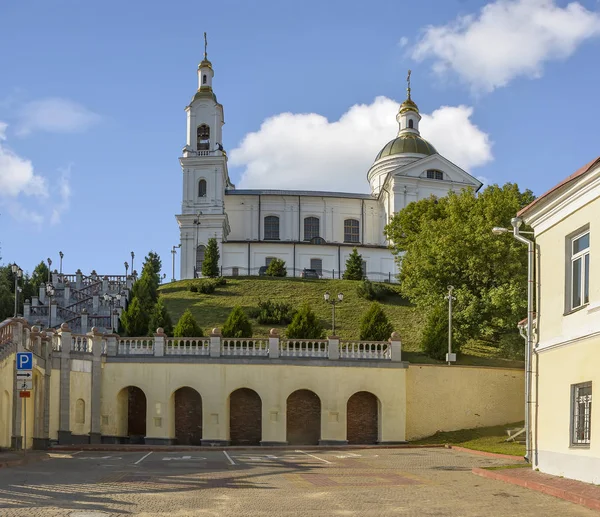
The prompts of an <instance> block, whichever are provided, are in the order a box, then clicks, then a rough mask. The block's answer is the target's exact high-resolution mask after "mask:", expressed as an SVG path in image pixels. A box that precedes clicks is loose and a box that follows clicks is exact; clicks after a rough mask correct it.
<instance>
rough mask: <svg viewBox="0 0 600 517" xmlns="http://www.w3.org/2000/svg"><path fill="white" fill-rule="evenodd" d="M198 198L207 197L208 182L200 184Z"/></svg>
mask: <svg viewBox="0 0 600 517" xmlns="http://www.w3.org/2000/svg"><path fill="white" fill-rule="evenodd" d="M198 197H206V180H200V181H199V182H198Z"/></svg>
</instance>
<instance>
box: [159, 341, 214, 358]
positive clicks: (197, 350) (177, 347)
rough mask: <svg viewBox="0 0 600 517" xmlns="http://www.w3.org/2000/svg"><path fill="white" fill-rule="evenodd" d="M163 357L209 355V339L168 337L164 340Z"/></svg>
mask: <svg viewBox="0 0 600 517" xmlns="http://www.w3.org/2000/svg"><path fill="white" fill-rule="evenodd" d="M165 355H210V338H202V337H177V338H172V337H168V338H166V339H165Z"/></svg>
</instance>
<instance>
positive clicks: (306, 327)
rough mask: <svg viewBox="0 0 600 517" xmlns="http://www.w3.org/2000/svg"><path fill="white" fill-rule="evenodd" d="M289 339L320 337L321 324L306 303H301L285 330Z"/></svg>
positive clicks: (321, 335)
mask: <svg viewBox="0 0 600 517" xmlns="http://www.w3.org/2000/svg"><path fill="white" fill-rule="evenodd" d="M285 334H286V336H287V337H288V338H290V339H321V338H322V337H323V326H322V325H321V323H320V322H319V320H318V319H317V316H316V315H315V313H314V312H313V311H312V309H311V308H310V305H308V304H307V303H305V304H302V306H301V307H300V309H299V310H298V312H297V313H296V315H295V316H294V319H292V322H291V323H290V324H289V325H288V328H287V330H286V332H285Z"/></svg>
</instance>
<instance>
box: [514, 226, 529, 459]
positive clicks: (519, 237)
mask: <svg viewBox="0 0 600 517" xmlns="http://www.w3.org/2000/svg"><path fill="white" fill-rule="evenodd" d="M510 223H511V224H512V226H513V236H514V238H515V239H517V240H518V241H519V242H522V243H523V244H527V333H526V336H527V345H526V347H525V459H526V460H527V461H531V423H530V409H529V408H530V404H531V353H532V350H533V318H534V310H533V292H534V278H533V272H534V260H535V244H534V242H533V241H531V240H529V239H526V238H525V237H523V236H522V235H521V233H520V232H519V227H520V226H521V225H522V224H523V220H522V219H521V218H520V217H513V218H512V219H511V221H510Z"/></svg>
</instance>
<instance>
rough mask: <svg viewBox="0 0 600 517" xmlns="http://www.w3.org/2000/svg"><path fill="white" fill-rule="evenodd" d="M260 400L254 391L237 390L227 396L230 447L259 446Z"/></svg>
mask: <svg viewBox="0 0 600 517" xmlns="http://www.w3.org/2000/svg"><path fill="white" fill-rule="evenodd" d="M261 438H262V400H261V398H260V395H259V394H258V393H256V391H254V390H252V389H250V388H239V389H237V390H235V391H233V392H231V394H230V395H229V439H230V441H231V445H260V441H261Z"/></svg>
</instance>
